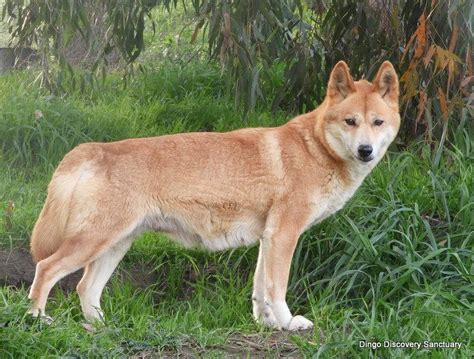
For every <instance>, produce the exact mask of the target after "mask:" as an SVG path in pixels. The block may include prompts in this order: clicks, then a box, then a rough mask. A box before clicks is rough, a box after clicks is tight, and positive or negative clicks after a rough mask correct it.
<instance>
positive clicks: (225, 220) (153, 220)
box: [30, 62, 400, 330]
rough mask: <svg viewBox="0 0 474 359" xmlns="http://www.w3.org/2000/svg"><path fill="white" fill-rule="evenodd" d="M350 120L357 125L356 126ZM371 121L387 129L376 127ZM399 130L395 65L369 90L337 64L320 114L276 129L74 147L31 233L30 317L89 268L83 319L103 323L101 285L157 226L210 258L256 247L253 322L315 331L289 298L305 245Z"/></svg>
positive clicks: (84, 281)
mask: <svg viewBox="0 0 474 359" xmlns="http://www.w3.org/2000/svg"><path fill="white" fill-rule="evenodd" d="M348 117H349V118H353V119H354V120H355V121H356V122H357V125H354V126H349V125H348V124H347V123H346V121H345V119H346V118H348ZM376 119H382V120H383V121H384V122H383V125H381V126H376V125H374V121H375V120H376ZM399 124H400V116H399V114H398V78H397V75H396V74H395V72H394V70H393V67H392V65H391V64H390V63H388V62H385V63H384V64H383V65H382V66H381V68H380V70H379V73H378V74H377V76H376V78H375V81H374V83H369V82H367V81H358V82H354V81H353V80H352V78H351V77H350V74H349V70H348V67H347V65H346V64H345V63H343V62H340V63H338V64H337V65H336V66H335V68H334V70H333V71H332V73H331V76H330V81H329V84H328V94H327V97H326V99H325V100H324V102H323V103H322V104H321V106H320V107H318V108H317V109H316V110H314V111H313V112H310V113H307V114H305V115H302V116H299V117H296V118H295V119H293V120H292V121H290V122H288V123H287V124H285V125H283V126H280V127H277V128H254V129H242V130H238V131H233V132H228V133H185V134H178V135H170V136H161V137H154V138H142V139H129V140H125V141H120V142H113V143H87V144H82V145H80V146H78V147H76V148H75V149H74V150H72V151H71V152H70V153H69V154H68V155H66V157H65V158H64V159H63V161H62V162H61V163H60V165H59V167H58V169H57V170H56V172H55V174H54V176H53V179H52V181H51V183H50V185H49V189H48V197H47V199H46V203H45V206H44V208H43V210H42V212H41V214H40V217H39V219H38V222H37V223H36V225H35V228H34V230H33V235H32V242H31V248H32V253H33V256H34V258H35V259H36V260H37V261H39V262H38V265H37V271H36V276H35V280H34V283H33V286H32V289H31V292H30V298H31V299H32V301H33V306H32V313H33V314H34V315H38V314H44V308H45V305H46V299H47V296H48V293H49V290H50V289H51V287H52V286H53V285H54V284H55V283H56V281H57V280H59V279H60V278H61V277H63V276H65V275H67V274H68V273H70V272H72V271H74V270H77V269H78V268H81V267H86V271H85V274H84V277H83V279H82V281H81V283H80V284H79V286H78V293H79V296H80V299H81V306H82V308H83V312H84V315H85V316H86V318H87V319H91V320H92V319H100V318H101V317H102V312H101V311H100V295H101V293H102V289H103V287H104V285H105V283H106V282H107V280H108V279H109V277H110V275H111V274H112V272H113V270H114V268H115V267H116V265H117V264H118V262H119V261H120V259H121V258H122V257H123V255H124V254H125V252H126V251H127V250H128V248H129V247H130V244H131V242H132V240H133V238H134V237H135V236H136V235H137V234H139V233H141V232H142V231H144V230H149V229H151V230H156V231H161V232H164V233H167V234H169V236H170V237H171V238H174V239H175V240H177V241H178V242H180V243H182V244H183V245H185V246H200V247H204V248H208V249H211V250H221V249H226V248H232V247H236V246H240V245H249V244H252V243H255V242H258V241H260V243H261V245H260V253H259V259H258V263H257V270H256V273H255V278H254V293H253V298H252V299H253V305H254V310H253V312H254V316H255V318H256V319H257V320H259V321H261V322H263V323H264V324H266V325H269V326H273V327H276V328H285V329H289V330H297V329H306V328H309V327H311V325H312V323H311V322H310V321H309V320H307V319H306V318H304V317H301V316H296V317H293V316H292V314H291V312H290V310H289V309H288V306H287V305H286V301H285V296H286V289H287V284H288V274H289V271H290V264H291V258H292V255H293V252H294V249H295V247H296V243H297V241H298V238H299V236H300V235H301V233H303V231H305V230H306V229H307V228H309V227H310V226H311V225H313V224H315V223H319V222H320V221H322V220H323V219H324V218H326V217H328V216H329V215H331V214H333V213H335V212H336V211H337V210H339V209H340V208H342V206H343V205H344V203H345V202H346V201H347V200H348V199H349V198H350V197H351V196H352V195H353V194H354V192H355V191H356V189H357V188H358V187H359V185H360V184H361V183H362V180H363V179H364V178H365V177H366V176H367V175H368V174H369V172H370V170H371V169H372V168H373V167H374V166H375V165H376V163H377V162H378V161H379V160H380V159H381V158H382V156H383V155H384V153H385V151H386V149H387V147H388V145H389V144H390V143H391V142H392V141H393V139H394V138H395V136H396V134H397V132H398V128H399ZM365 144H370V145H371V146H372V147H373V159H372V160H371V161H370V160H368V162H363V161H362V160H361V159H360V152H358V151H360V146H361V145H365ZM358 153H359V154H358ZM358 156H359V157H358ZM371 156H372V155H371Z"/></svg>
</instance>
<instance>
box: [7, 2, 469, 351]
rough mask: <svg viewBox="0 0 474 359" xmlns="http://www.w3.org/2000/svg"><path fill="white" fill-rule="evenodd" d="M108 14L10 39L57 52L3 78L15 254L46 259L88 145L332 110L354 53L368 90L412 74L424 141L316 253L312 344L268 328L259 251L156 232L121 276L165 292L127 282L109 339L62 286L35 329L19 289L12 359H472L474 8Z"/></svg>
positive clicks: (60, 6) (48, 12)
mask: <svg viewBox="0 0 474 359" xmlns="http://www.w3.org/2000/svg"><path fill="white" fill-rule="evenodd" d="M94 3H95V4H100V5H97V6H95V7H92V8H91V7H90V6H91V2H87V1H77V2H65V1H59V0H58V1H54V0H42V1H35V2H19V1H13V0H6V1H5V2H4V4H5V5H6V7H5V12H4V14H5V15H4V23H3V26H4V27H3V29H5V26H6V25H9V26H11V31H12V34H13V38H12V40H13V43H15V44H18V45H21V46H33V47H34V48H35V49H37V50H39V53H40V55H41V61H40V62H39V64H37V65H36V66H32V68H30V69H27V70H22V71H11V72H9V73H6V74H3V75H0V109H1V111H0V206H1V207H0V211H1V213H2V217H3V218H2V226H0V246H1V247H3V248H4V249H13V248H16V247H18V246H27V244H28V241H29V235H30V233H31V228H32V226H33V224H34V221H35V220H36V217H37V215H38V213H39V211H40V209H41V206H42V203H43V201H44V198H45V194H46V186H47V183H48V181H49V179H50V176H51V174H52V172H53V170H54V168H55V167H56V165H57V163H58V162H59V161H60V159H61V158H62V157H63V156H64V154H65V153H67V152H68V151H69V150H70V149H71V148H73V147H74V146H75V145H77V144H78V143H81V142H86V141H113V140H118V139H123V138H126V137H143V136H152V135H160V134H165V133H177V132H184V131H228V130H232V129H235V128H240V127H244V126H276V125H279V124H282V123H284V122H286V121H287V120H288V119H289V118H291V116H292V115H293V114H295V113H297V112H301V111H305V110H310V109H312V108H313V107H315V106H316V104H317V103H318V102H319V101H320V99H321V98H322V96H323V95H324V91H325V81H326V78H327V76H328V73H329V69H330V67H331V66H332V65H333V64H334V63H335V62H336V61H337V60H339V59H345V60H347V62H348V63H349V65H350V66H351V70H352V72H353V73H354V74H355V75H356V77H364V76H365V77H368V78H370V77H371V76H372V75H373V72H374V71H375V69H376V68H377V67H378V65H379V64H380V62H381V61H383V60H385V59H387V58H388V59H390V60H391V61H392V62H393V63H394V64H395V65H396V66H397V68H398V71H399V73H400V75H401V76H402V77H401V78H402V86H403V88H402V96H403V98H402V111H403V113H402V117H403V120H404V126H405V127H404V130H403V133H402V134H401V137H400V138H399V140H398V141H397V144H396V145H395V146H393V148H392V149H391V151H390V153H389V154H388V156H387V157H386V159H385V160H384V161H383V162H382V163H381V164H380V165H379V166H378V167H377V168H376V169H375V171H374V172H373V173H372V174H371V175H370V177H369V178H368V179H367V180H366V181H365V182H364V184H363V186H362V188H361V189H360V190H359V191H358V192H357V194H356V196H355V197H354V198H353V199H352V200H351V201H350V203H349V204H348V206H346V208H344V209H343V210H342V211H341V212H340V213H338V214H337V215H335V216H333V217H331V218H329V219H327V220H326V221H325V222H324V223H322V224H321V225H319V226H317V227H315V228H313V229H311V230H310V231H308V232H307V233H305V234H304V235H303V237H302V238H301V240H300V243H299V245H298V248H297V253H296V255H295V260H294V262H293V266H292V273H291V278H290V291H289V293H290V296H289V298H288V301H289V304H290V307H291V308H292V309H294V310H295V311H296V312H297V313H299V314H304V315H306V316H308V317H310V318H311V319H314V321H315V325H316V328H315V330H314V331H313V332H312V333H307V334H305V335H302V336H299V335H290V336H288V335H286V336H283V337H278V338H277V340H275V337H274V335H275V334H274V333H272V332H271V331H269V330H266V329H264V328H259V327H258V326H257V325H256V324H254V323H253V320H252V319H251V315H250V313H251V303H250V293H251V282H252V272H253V269H254V263H255V259H256V255H257V250H256V248H255V247H252V248H247V249H239V250H234V251H227V252H222V253H215V254H209V253H204V252H194V251H188V250H183V249H181V248H179V247H176V246H174V245H173V244H172V243H171V242H169V241H168V240H167V239H166V238H165V237H162V236H158V235H156V234H152V233H147V234H145V235H144V236H142V237H141V238H140V239H138V240H137V241H136V242H135V244H134V246H133V248H132V250H131V251H130V252H129V254H128V255H127V256H126V258H125V260H124V262H123V263H122V264H121V267H120V269H121V271H120V272H121V273H127V272H133V271H135V270H136V268H138V267H143V268H147V270H148V271H151V272H152V273H154V275H155V276H156V284H155V285H152V286H151V287H149V288H146V289H143V288H137V287H136V285H135V283H133V282H131V281H128V280H126V279H124V277H123V276H115V277H114V278H113V279H112V282H111V285H110V286H109V287H108V288H107V289H106V291H105V295H104V297H103V306H104V309H105V314H106V318H107V323H106V326H105V327H104V328H102V329H101V330H99V331H98V332H96V333H93V334H92V333H88V332H86V331H85V330H84V329H83V328H82V327H81V325H80V321H81V315H80V311H79V305H78V299H77V296H76V295H75V294H67V293H63V292H62V291H60V290H56V291H54V295H53V298H52V300H50V302H49V303H48V311H49V314H50V315H52V316H53V317H55V318H56V320H55V322H54V323H53V325H51V326H45V325H44V324H42V323H40V322H36V321H33V320H31V318H29V317H28V316H27V315H26V311H27V308H28V302H27V300H26V295H27V288H26V287H23V288H14V287H9V286H4V287H2V288H1V289H0V354H1V356H2V357H4V356H5V357H23V356H27V357H36V356H42V355H47V356H57V355H62V356H79V357H81V356H88V357H89V356H97V357H102V356H110V357H118V356H123V355H127V356H128V355H160V354H161V355H165V354H168V355H176V354H178V353H181V354H187V355H199V354H200V355H213V356H224V355H229V354H231V353H235V352H240V353H242V352H244V353H245V352H247V353H248V354H250V355H252V354H263V355H273V356H278V355H283V354H286V355H293V356H295V355H301V356H303V355H305V356H315V357H319V356H321V357H353V356H362V357H371V356H375V357H378V356H384V357H385V356H386V357H389V356H394V357H428V356H430V357H439V358H441V357H443V358H444V357H466V358H467V357H472V356H473V354H474V350H473V348H472V347H473V345H472V342H473V336H472V332H473V330H472V329H473V328H474V312H473V302H474V287H473V273H474V263H473V261H474V249H473V248H474V246H473V228H474V226H473V218H474V216H473V203H474V200H473V192H472V191H473V188H474V183H473V178H474V176H473V161H472V159H473V137H474V136H473V131H472V118H473V110H472V86H473V85H472V76H473V72H472V71H473V70H472V51H473V50H472V49H473V48H472V44H473V42H472V41H473V40H472V30H473V28H472V14H473V5H472V3H471V2H469V1H452V2H444V1H443V2H438V1H413V2H397V1H370V2H352V1H324V2H314V3H307V2H299V1H279V2H276V1H270V0H269V1H259V2H253V1H232V2H227V1H199V0H196V1H191V2H172V1H160V2H154V1H143V2H142V1H136V2H135V1H134V2H131V1H130V2H128V1H123V2H120V6H114V4H117V3H116V2H109V1H105V0H101V1H98V2H94ZM257 4H258V5H257ZM388 10H390V11H388ZM87 14H89V15H90V14H92V15H93V16H92V15H90V16H86V15H87ZM388 14H390V16H389V15H388ZM94 16H95V17H94ZM45 17H47V21H45ZM94 18H100V19H101V22H98V21H95V22H94V21H91V20H92V19H94ZM7 22H8V24H7ZM153 24H154V25H153ZM177 24H179V26H177ZM94 26H99V27H100V28H101V29H102V30H100V29H98V28H94ZM153 27H154V28H155V30H154V31H153ZM6 28H7V29H8V26H7V27H6ZM79 29H80V30H81V31H79ZM104 29H105V30H104ZM58 30H61V31H58ZM103 30H104V31H103ZM78 31H79V32H78ZM102 31H103V32H102ZM104 34H105V35H104ZM106 34H110V35H108V36H106ZM104 36H105V37H104ZM104 39H105V41H104ZM77 49H86V50H88V51H78V50H77ZM66 50H67V51H66ZM89 50H90V51H89ZM82 52H83V53H88V54H89V55H88V56H79V55H78V53H79V54H80V53H82ZM90 54H92V55H93V56H92V57H91V56H90ZM139 69H140V70H141V71H137V70H139ZM105 74H107V76H106V77H103V75H105ZM132 74H134V76H132ZM34 79H38V81H33V80H34ZM124 81H125V83H126V85H127V86H126V87H124ZM470 101H471V102H470ZM147 274H148V273H147V272H145V271H144V272H143V276H145V275H147ZM251 333H257V334H256V335H252V334H251ZM360 340H367V341H383V340H393V341H424V340H430V341H457V342H461V343H462V348H461V350H457V351H455V350H450V349H438V350H421V351H414V350H408V349H396V348H391V349H390V348H382V349H379V350H377V351H371V350H369V349H363V348H359V341H360ZM272 343H273V344H272ZM282 343H284V345H283V344H282Z"/></svg>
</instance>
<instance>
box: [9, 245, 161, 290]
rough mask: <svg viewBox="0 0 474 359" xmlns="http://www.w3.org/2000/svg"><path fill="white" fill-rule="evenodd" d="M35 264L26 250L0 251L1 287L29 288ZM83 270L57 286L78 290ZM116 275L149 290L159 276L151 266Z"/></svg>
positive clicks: (141, 266) (134, 268)
mask: <svg viewBox="0 0 474 359" xmlns="http://www.w3.org/2000/svg"><path fill="white" fill-rule="evenodd" d="M35 266H36V265H35V263H34V262H33V259H32V258H31V254H30V252H29V250H28V249H26V248H12V249H0V285H1V286H14V287H18V288H19V287H21V286H24V287H29V286H30V285H31V283H33V279H34V276H35ZM82 273H83V270H82V269H80V270H78V271H77V272H75V273H72V274H70V275H68V276H66V277H65V278H63V279H61V280H60V281H59V283H58V284H57V286H59V287H60V288H61V289H62V290H64V291H66V292H69V291H71V290H74V289H75V288H76V285H77V283H78V282H79V280H80V279H81V277H82ZM116 275H118V276H120V277H121V278H123V279H126V280H130V282H131V283H133V284H134V285H135V286H136V287H137V288H142V289H143V288H147V287H148V286H150V285H153V284H156V283H157V281H158V280H159V278H158V276H157V275H156V274H155V273H154V272H153V268H152V267H151V266H146V265H142V264H141V265H140V266H137V267H132V268H129V269H127V270H126V271H125V270H120V271H119V273H117V274H116Z"/></svg>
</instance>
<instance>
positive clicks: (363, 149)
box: [357, 145, 373, 158]
mask: <svg viewBox="0 0 474 359" xmlns="http://www.w3.org/2000/svg"><path fill="white" fill-rule="evenodd" d="M372 150H373V149H372V146H371V145H360V146H359V148H358V149H357V151H358V152H359V156H360V157H361V158H367V157H369V156H370V155H371V154H372Z"/></svg>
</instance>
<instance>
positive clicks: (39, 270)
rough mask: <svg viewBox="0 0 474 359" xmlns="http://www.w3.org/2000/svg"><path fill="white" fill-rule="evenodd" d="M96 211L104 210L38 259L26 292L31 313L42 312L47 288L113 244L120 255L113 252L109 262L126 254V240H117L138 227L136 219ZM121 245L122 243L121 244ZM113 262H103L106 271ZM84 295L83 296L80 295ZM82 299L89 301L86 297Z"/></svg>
mask: <svg viewBox="0 0 474 359" xmlns="http://www.w3.org/2000/svg"><path fill="white" fill-rule="evenodd" d="M99 213H103V214H96V215H95V216H89V217H88V221H87V222H88V223H86V224H84V225H82V226H81V227H82V228H81V230H80V231H78V232H77V234H74V235H68V236H67V238H66V239H65V240H64V242H63V243H62V244H61V246H60V247H59V249H58V250H57V251H56V252H55V253H54V254H52V255H51V256H49V257H47V258H45V259H43V260H41V261H39V262H38V264H37V266H36V273H35V278H34V280H33V284H32V286H31V290H30V294H29V298H30V299H31V301H32V307H31V310H30V312H31V313H32V314H33V316H38V315H41V316H43V315H45V306H46V301H47V298H48V295H49V292H50V290H51V288H52V287H53V286H54V285H55V284H56V283H57V281H59V280H60V279H61V278H63V277H64V276H66V275H68V274H70V273H72V272H75V271H76V270H78V269H80V268H83V267H85V266H87V265H88V264H89V263H92V262H94V261H95V260H97V259H98V258H99V257H101V256H102V255H103V254H104V253H106V252H108V251H109V250H111V248H113V247H114V246H116V245H117V249H116V251H117V252H118V253H119V254H120V256H118V255H115V256H116V257H120V258H118V260H117V258H115V256H114V255H112V257H113V258H115V259H113V260H112V262H114V261H117V264H118V262H119V260H120V259H121V258H122V256H123V255H124V254H125V252H126V250H125V249H128V247H129V244H127V243H125V244H123V243H119V242H121V241H122V240H124V239H126V238H127V237H130V236H132V234H133V233H135V232H136V230H137V228H139V227H140V225H139V222H138V221H136V220H135V218H132V217H131V216H129V218H125V217H124V216H123V215H121V216H113V214H111V213H108V212H106V211H104V212H99ZM121 246H123V248H122V247H121ZM120 248H122V249H120ZM122 252H123V254H122ZM111 253H115V252H111ZM109 260H110V259H107V261H109ZM101 263H102V261H99V262H98V264H100V266H103V263H102V264H101ZM112 264H113V263H112ZM112 264H109V265H106V268H107V271H110V274H112V272H113V269H115V266H113V269H112V270H111V269H110V268H109V267H111V266H112ZM93 268H94V266H92V269H93ZM94 271H95V270H93V272H94ZM86 277H87V274H86ZM109 277H110V275H107V279H108V278H109ZM102 281H103V280H102ZM87 282H88V281H87V280H86V281H85V282H84V286H83V287H84V291H85V292H86V293H89V289H88V287H89V286H90V285H89V284H87V285H86V283H87ZM105 282H106V281H105ZM93 287H94V286H93ZM81 288H82V286H81ZM94 288H95V287H94ZM80 292H81V291H80ZM86 297H87V298H89V297H90V294H87V295H86ZM83 298H85V297H84V296H83ZM83 298H81V302H84V299H83ZM84 303H88V302H87V301H86V302H84ZM92 304H97V302H96V301H93V303H92Z"/></svg>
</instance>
